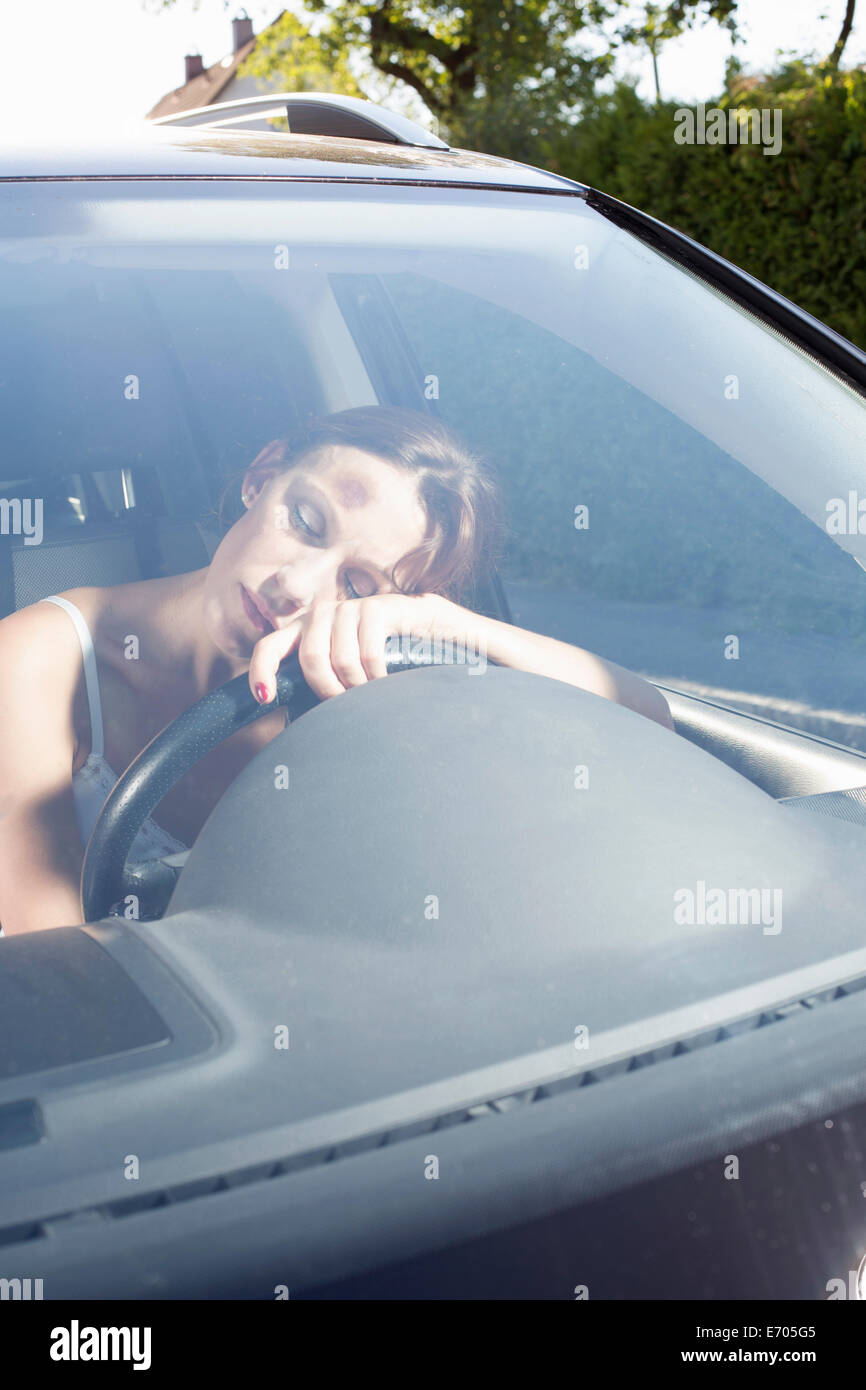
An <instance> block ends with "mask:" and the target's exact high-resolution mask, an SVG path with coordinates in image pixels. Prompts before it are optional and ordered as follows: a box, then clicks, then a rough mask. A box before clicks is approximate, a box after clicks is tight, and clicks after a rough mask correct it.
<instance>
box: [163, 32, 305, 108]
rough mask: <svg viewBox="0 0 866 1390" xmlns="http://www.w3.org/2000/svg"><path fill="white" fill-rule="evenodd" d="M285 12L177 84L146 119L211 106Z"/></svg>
mask: <svg viewBox="0 0 866 1390" xmlns="http://www.w3.org/2000/svg"><path fill="white" fill-rule="evenodd" d="M284 14H285V10H280V13H279V14H278V15H277V17H276V19H274V20H272V21H271V24H269V25H268V26H267V28H265V29H263V30H262V33H261V34H259V35H255V34H254V35H253V37H252V38H251V39H247V41H246V43H245V44H242V46H241V47H240V48H239V49H238V50H237V52H236V53H228V54H226V56H225V57H224V58H220V60H219V62H218V63H213V64H212V65H211V66H210V67H209V68H205V70H204V72H200V73H199V75H198V77H193V78H192V79H191V81H189V82H185V83H184V84H183V86H182V87H175V89H174V91H173V92H168V93H167V94H166V96H164V97H160V99H159V101H158V102H157V103H156V106H154V107H153V108H152V109H151V110H150V111H148V113H147V116H146V118H145V119H146V120H149V121H152V120H156V118H157V116H176V115H177V114H178V112H180V111H194V110H195V109H196V107H198V106H210V105H211V103H212V102H214V101H219V96H220V92H222V91H224V89H225V88H226V87H227V86H228V84H229V82H230V81H231V79H232V78H233V77H234V75H235V73H236V72H237V70H238V68H239V67H240V65H241V63H242V62H243V61H244V59H245V58H247V57H248V56H249V55H250V53H252V51H253V49H254V48H255V46H256V44H257V43H258V40H259V39H260V38H262V37H263V36H264V35H265V34H266V33H267V32H268V29H270V28H271V27H272V26H273V25H274V24H277V23H278V22H279V20H281V19H282V17H283V15H284Z"/></svg>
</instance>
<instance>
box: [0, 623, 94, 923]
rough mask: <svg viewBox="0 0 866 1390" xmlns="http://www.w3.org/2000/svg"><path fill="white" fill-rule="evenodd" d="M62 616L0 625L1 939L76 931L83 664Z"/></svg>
mask: <svg viewBox="0 0 866 1390" xmlns="http://www.w3.org/2000/svg"><path fill="white" fill-rule="evenodd" d="M58 616H59V617H61V618H62V617H63V614H60V613H58V614H56V615H55V613H54V611H53V610H52V606H51V605H50V604H38V605H34V606H33V607H32V608H25V609H22V610H21V611H20V612H19V613H14V614H11V615H10V616H9V617H8V618H4V619H3V620H2V622H0V923H2V926H3V931H4V934H5V935H6V936H14V935H17V934H19V933H22V932H28V931H43V930H46V929H47V928H49V927H61V926H74V925H77V924H79V923H80V922H81V912H80V907H79V895H78V884H79V876H80V872H81V860H82V853H81V841H80V838H79V834H78V828H77V825H76V821H75V807H74V801H73V796H72V763H73V758H74V753H75V730H74V721H73V706H74V699H75V689H76V684H77V680H78V676H79V671H80V655H79V653H78V652H77V651H76V649H75V647H74V646H73V645H72V644H76V646H77V640H78V639H77V637H76V635H75V631H74V629H73V627H72V624H71V623H69V622H68V620H65V621H64V622H63V623H58V622H57V620H56V619H57V617H58ZM66 629H68V631H67V630H66ZM70 636H71V639H72V642H71V643H70V641H69V638H70ZM76 658H79V659H78V665H77V666H76ZM0 949H2V946H0Z"/></svg>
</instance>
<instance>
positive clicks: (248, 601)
mask: <svg viewBox="0 0 866 1390" xmlns="http://www.w3.org/2000/svg"><path fill="white" fill-rule="evenodd" d="M241 498H242V507H243V510H242V514H241V516H240V519H239V520H238V521H237V522H236V523H235V524H234V525H233V526H232V527H231V529H230V530H229V531H228V533H227V534H226V535H225V537H224V539H223V540H222V542H221V544H220V546H219V548H218V549H217V551H216V553H215V554H214V557H213V559H212V561H211V563H210V565H208V566H207V567H206V568H205V569H201V570H197V571H195V572H194V573H192V574H183V575H177V576H172V577H170V578H165V579H150V580H143V581H140V582H136V583H132V584H122V585H118V586H115V587H113V588H82V589H72V590H69V591H68V592H67V593H66V594H65V595H60V596H53V597H52V598H51V599H47V600H42V601H41V602H39V603H36V604H32V605H31V606H30V607H29V608H24V609H22V610H20V611H19V612H17V613H14V614H11V615H10V616H9V617H7V618H5V619H3V621H2V622H0V789H2V791H0V798H2V800H0V805H2V815H0V922H2V923H3V928H4V932H5V934H6V935H7V936H8V935H12V934H16V933H21V932H28V931H39V930H42V929H44V928H49V927H57V926H65V925H72V924H75V923H79V922H80V920H81V917H80V909H79V892H78V885H79V878H80V872H81V861H82V855H83V846H84V845H85V844H86V842H87V838H88V836H89V834H90V830H91V829H92V826H93V823H94V821H95V819H96V816H97V814H98V812H99V809H100V807H101V805H102V803H103V801H104V799H105V796H106V795H107V794H108V792H109V791H110V789H111V787H112V785H113V783H114V782H115V781H116V775H115V771H114V769H123V768H125V767H127V766H128V764H129V763H130V762H131V761H132V759H133V758H134V757H135V756H136V755H137V753H138V752H139V751H140V750H141V749H142V748H143V747H144V746H145V744H146V743H148V742H149V740H150V739H151V738H153V736H154V735H155V734H156V733H158V732H159V730H160V729H162V728H164V727H165V725H166V724H168V723H169V722H170V721H171V720H172V719H174V718H175V717H176V716H177V715H179V714H180V713H181V712H182V711H183V710H185V709H186V708H187V707H188V706H189V705H191V704H193V702H194V701H196V700H198V699H200V698H201V697H202V696H203V695H205V694H206V693H207V692H208V691H210V690H213V689H215V688H216V687H218V686H220V685H222V684H223V683H224V682H225V681H227V680H229V679H231V678H232V677H233V676H236V675H238V674H239V673H240V672H242V671H248V673H249V682H250V687H251V689H252V691H253V693H254V695H255V697H256V699H258V700H259V701H260V702H261V703H263V704H268V703H270V702H271V701H272V700H273V697H274V693H275V678H276V672H277V668H278V666H279V664H280V662H281V661H282V660H283V658H284V657H285V656H286V655H287V654H288V653H289V652H291V651H293V650H295V649H297V651H298V653H299V659H300V664H301V668H302V670H303V673H304V676H305V677H306V680H307V681H308V683H309V685H310V686H311V687H312V689H313V690H314V691H315V692H316V693H317V694H318V695H319V696H321V697H322V698H328V697H330V696H333V695H337V694H339V693H341V692H342V691H343V690H345V689H346V688H348V687H351V686H354V685H360V684H362V683H363V682H365V681H367V680H375V679H378V678H380V677H382V676H384V675H386V674H387V672H386V668H385V660H386V639H387V638H388V637H389V636H391V635H393V634H404V635H409V634H411V635H414V636H417V637H422V638H428V639H432V640H434V641H437V640H442V641H448V640H451V641H455V642H457V643H459V644H465V647H466V648H467V649H470V650H472V651H476V652H477V651H481V652H482V653H484V654H485V655H486V657H487V658H488V659H490V660H491V661H493V662H495V663H498V664H500V665H504V666H512V667H517V668H520V669H522V670H526V671H535V672H538V673H539V674H541V675H545V676H551V677H553V678H554V679H556V680H562V681H567V682H569V683H570V684H573V685H577V686H581V687H583V688H584V689H585V690H591V691H594V692H595V693H596V694H598V695H603V696H606V697H607V698H609V699H612V700H617V701H619V702H620V703H622V704H625V705H628V706H630V707H631V708H632V709H635V710H637V711H639V712H640V713H641V714H645V715H647V716H648V717H649V718H651V719H654V720H656V721H657V722H658V723H660V724H663V725H664V726H665V727H666V728H671V729H672V728H673V723H672V720H671V717H670V713H669V711H668V707H667V704H666V702H665V700H664V698H663V697H662V696H661V694H660V693H659V692H658V691H657V690H656V689H655V687H654V686H652V685H650V684H649V683H648V682H647V681H644V680H641V679H640V677H638V676H635V675H633V674H632V673H631V672H629V671H626V670H624V669H623V668H622V667H619V666H615V665H613V664H612V663H611V662H608V661H604V660H602V659H601V658H600V657H597V656H593V655H591V654H590V653H589V652H586V651H582V650H581V649H580V648H578V647H572V646H569V645H567V644H566V643H564V642H559V641H556V640H554V639H553V638H549V637H542V636H539V635H537V634H535V633H531V632H525V631H522V630H521V629H518V628H515V627H512V626H510V625H509V624H507V623H503V622H498V621H495V620H493V619H490V618H483V617H481V616H479V615H478V614H476V613H473V612H471V611H470V610H469V609H467V608H464V607H461V606H460V605H459V604H458V603H457V602H456V601H455V597H454V595H456V594H458V593H459V592H461V586H462V585H465V584H466V583H468V582H469V581H471V580H472V578H473V576H474V575H475V573H476V571H477V568H478V564H479V561H480V558H481V556H482V553H484V552H485V551H488V550H489V551H490V552H491V553H492V550H493V548H494V546H495V543H496V541H497V537H498V533H499V529H500V522H499V515H500V514H499V504H498V499H497V495H496V491H495V488H494V485H493V482H492V480H491V478H490V476H489V474H488V472H487V470H486V468H485V466H484V464H483V463H482V461H481V460H480V459H478V458H477V457H475V456H474V455H473V454H471V453H470V452H469V451H468V450H467V449H466V448H465V447H464V446H463V444H462V443H461V441H460V440H459V439H458V438H457V437H456V436H455V435H454V434H453V432H452V431H451V430H450V429H448V428H447V427H446V426H445V425H443V424H442V423H440V422H439V421H438V420H436V419H434V418H432V417H430V416H427V415H423V414H420V413H416V412H414V411H408V410H401V409H397V408H393V407H378V406H374V407H366V406H364V407H360V408H357V409H353V410H344V411H340V412H338V413H337V414H334V415H331V416H328V417H325V418H322V419H319V420H316V421H313V422H312V423H311V424H309V425H308V426H307V427H306V428H305V429H303V430H302V431H301V432H299V433H298V434H297V435H295V436H294V437H292V438H291V439H287V440H274V441H272V442H271V443H270V444H268V445H266V447H265V448H264V449H262V451H261V452H260V453H259V455H258V456H257V458H256V459H255V460H254V461H253V463H252V464H251V465H250V467H249V468H248V470H247V472H246V474H245V475H244V480H243V485H242V489H241ZM284 727H285V716H284V714H283V712H282V711H281V710H280V709H278V708H276V707H275V708H274V710H273V711H271V712H268V713H267V714H264V715H263V716H262V717H261V718H260V719H259V720H258V721H256V723H255V724H253V725H251V726H250V727H249V728H246V729H243V730H241V731H240V732H238V733H236V734H235V735H233V737H232V738H230V739H227V740H226V742H225V743H223V744H222V745H221V746H220V747H219V748H216V749H214V750H213V752H211V753H209V754H208V755H207V756H206V757H204V758H203V759H202V760H201V762H199V763H198V765H197V766H196V767H194V768H192V769H191V770H190V771H189V772H188V773H187V774H186V775H185V776H184V777H183V779H182V780H181V781H180V782H179V783H178V784H177V786H176V787H175V788H174V789H173V790H172V791H171V792H170V793H169V794H168V795H167V796H166V797H165V798H164V800H163V801H162V803H161V804H160V806H159V808H158V811H157V814H158V817H159V823H158V824H156V823H155V822H154V821H153V820H150V821H149V822H147V823H146V825H145V826H144V827H143V829H142V832H141V834H140V835H139V837H138V839H137V840H136V843H135V844H134V845H133V849H132V852H131V854H130V859H131V860H132V861H135V860H141V859H149V858H155V857H161V856H164V855H170V854H172V853H177V852H179V851H182V850H183V849H184V848H186V847H187V846H188V845H191V844H192V842H193V840H194V839H195V837H196V835H197V834H198V832H199V830H200V828H201V826H202V824H203V822H204V821H205V819H206V818H207V816H208V814H209V812H210V811H211V809H212V807H213V806H214V804H215V803H216V801H217V800H218V799H219V797H220V796H221V795H222V793H223V792H224V791H225V790H226V788H227V787H228V786H229V784H230V783H231V782H232V781H233V779H234V778H235V777H236V776H237V774H238V772H239V771H240V770H241V768H242V767H243V766H244V765H245V764H246V763H247V762H248V761H249V760H250V759H251V758H252V757H254V756H255V754H256V753H257V752H258V751H259V750H260V749H261V748H262V747H263V746H264V745H265V744H266V743H267V742H269V741H270V739H272V738H273V737H274V736H275V735H276V734H278V733H279V732H280V731H281V729H283V728H284Z"/></svg>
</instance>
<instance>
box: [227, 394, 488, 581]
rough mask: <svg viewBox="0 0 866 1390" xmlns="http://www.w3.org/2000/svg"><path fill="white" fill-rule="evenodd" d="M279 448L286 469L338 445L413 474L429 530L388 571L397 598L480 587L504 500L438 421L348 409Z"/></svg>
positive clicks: (319, 419) (380, 408)
mask: <svg viewBox="0 0 866 1390" xmlns="http://www.w3.org/2000/svg"><path fill="white" fill-rule="evenodd" d="M279 443H280V444H281V445H282V446H283V453H282V458H283V463H284V466H285V468H286V469H287V470H288V469H291V468H294V467H297V466H298V465H299V463H300V462H301V460H302V459H303V458H304V457H305V456H306V455H307V454H309V453H310V452H312V451H313V450H315V449H319V448H321V447H323V446H324V445H328V444H344V445H348V446H349V447H351V448H355V449H363V450H364V451H365V452H366V453H369V454H376V455H378V457H380V458H382V459H385V460H386V461H387V462H388V463H391V464H393V465H394V466H395V467H397V468H402V469H405V470H406V471H407V472H411V473H414V474H416V476H417V478H418V494H419V497H420V500H421V503H422V505H423V507H424V509H425V511H426V513H427V517H428V529H427V536H426V537H425V539H424V541H423V542H422V544H421V545H420V546H419V547H418V548H417V549H415V550H412V551H410V552H409V553H408V554H407V555H404V556H403V557H402V559H401V560H399V561H398V562H397V564H396V565H395V567H394V573H393V576H392V578H393V582H394V584H395V586H396V587H397V588H398V589H400V590H401V591H402V592H403V593H442V594H446V595H447V596H449V597H455V596H457V595H458V594H460V593H462V592H464V590H466V589H467V588H468V587H471V586H472V585H474V584H476V583H477V582H478V579H479V578H480V575H481V570H482V565H483V563H484V562H495V561H496V560H497V559H498V555H499V549H500V547H501V544H502V537H503V519H502V503H501V499H500V495H499V489H498V486H497V484H496V481H495V479H494V476H493V472H492V469H491V467H490V465H489V463H488V461H487V459H486V458H485V457H484V456H483V455H482V454H480V453H477V452H475V451H473V450H470V449H469V448H468V447H467V446H466V445H465V444H464V443H463V441H462V440H461V439H460V437H459V435H457V434H456V433H455V432H454V431H453V430H452V429H451V428H450V426H448V425H446V424H445V423H444V422H443V421H442V420H439V419H437V418H436V416H433V415H427V414H425V413H423V412H422V411H417V410H408V409H406V408H404V407H402V406H390V405H362V406H354V407H352V408H350V409H349V410H338V411H335V412H334V413H333V414H331V415H317V416H313V417H311V418H308V419H307V420H306V421H305V422H304V423H303V424H302V425H301V426H299V428H297V429H296V430H294V431H293V432H292V433H291V434H289V435H287V436H286V437H285V438H283V439H280V440H279ZM231 487H232V485H230V489H231ZM220 517H221V519H222V507H221V508H220ZM398 574H399V578H398Z"/></svg>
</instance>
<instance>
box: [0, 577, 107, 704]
mask: <svg viewBox="0 0 866 1390" xmlns="http://www.w3.org/2000/svg"><path fill="white" fill-rule="evenodd" d="M110 593H111V590H109V589H95V588H89V589H68V590H66V592H65V593H63V594H62V595H61V596H60V597H62V598H66V599H69V600H70V602H71V603H74V604H75V606H76V608H78V609H79V610H80V611H81V614H82V616H83V617H84V620H85V622H86V623H87V624H88V626H90V625H91V624H92V623H93V622H94V621H95V619H96V618H97V617H98V615H99V613H100V612H101V610H102V605H104V604H105V602H106V596H107V595H109V594H110ZM80 671H81V643H80V642H79V640H78V633H77V632H76V630H75V626H74V624H73V622H72V621H71V619H70V616H69V614H68V613H67V612H65V610H64V609H62V608H61V607H60V606H59V605H58V604H56V603H45V602H44V601H43V602H39V603H31V604H29V605H28V606H27V607H26V608H20V609H18V611H17V612H16V613H10V614H9V615H8V617H6V618H3V619H2V620H0V689H3V690H4V691H6V692H8V691H9V690H10V689H12V688H15V689H17V690H18V691H20V693H21V696H22V698H23V699H27V700H32V699H36V700H37V701H38V699H39V692H40V691H41V690H43V689H44V686H45V684H46V683H49V684H50V688H51V689H52V690H53V692H54V695H55V697H56V696H57V695H59V694H60V693H61V691H65V692H69V691H71V690H74V689H75V687H76V685H77V683H78V679H79V675H80Z"/></svg>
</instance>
